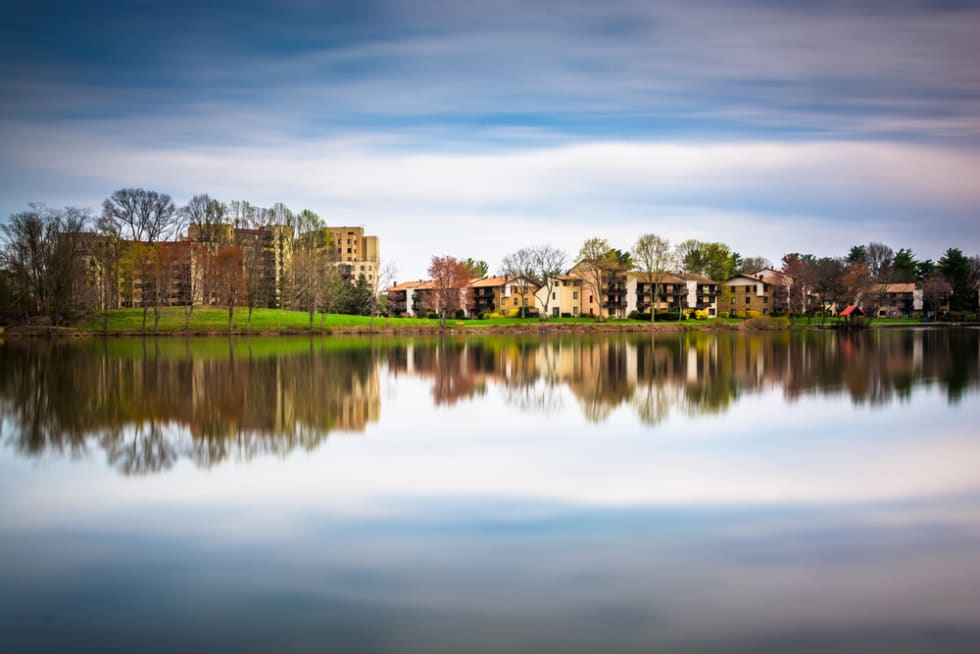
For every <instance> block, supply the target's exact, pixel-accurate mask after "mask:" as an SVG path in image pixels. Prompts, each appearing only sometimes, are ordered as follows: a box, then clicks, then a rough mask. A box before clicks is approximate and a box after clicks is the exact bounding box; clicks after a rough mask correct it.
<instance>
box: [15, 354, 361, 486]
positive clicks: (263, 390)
mask: <svg viewBox="0 0 980 654" xmlns="http://www.w3.org/2000/svg"><path fill="white" fill-rule="evenodd" d="M212 345H213V344H212V343H208V344H205V345H204V346H202V347H201V348H192V347H190V346H189V345H188V344H184V345H182V346H181V347H179V348H175V347H173V346H174V343H173V342H169V343H167V347H166V348H165V349H164V350H163V351H161V345H160V343H159V342H156V341H146V342H137V341H130V342H125V343H113V342H103V343H88V344H70V343H69V344H60V343H49V342H44V341H34V342H27V343H18V344H9V343H8V344H7V346H6V347H5V348H4V350H3V352H2V355H0V410H2V411H3V414H4V415H5V421H4V422H5V424H6V425H7V426H6V427H5V433H4V435H3V436H4V440H5V441H7V442H10V443H11V444H12V445H13V446H14V447H15V448H16V449H17V450H18V451H20V452H22V453H24V454H27V455H39V454H42V453H44V452H66V451H67V452H71V453H73V454H82V453H85V452H88V451H89V450H91V449H92V448H93V447H98V448H100V449H101V450H102V451H103V452H104V453H105V455H106V458H107V461H108V462H109V464H110V465H112V466H113V467H115V468H117V469H118V470H120V472H123V473H125V474H145V473H150V472H157V471H161V470H166V469H168V468H170V467H172V466H173V465H174V464H175V463H176V462H177V461H178V460H180V459H181V458H187V459H190V460H192V461H194V462H195V463H196V464H197V465H199V466H203V467H209V466H212V465H216V464H218V463H221V462H222V461H225V460H227V459H229V458H236V459H238V460H249V459H251V458H253V457H254V456H257V455H268V454H273V455H285V454H287V453H289V452H290V451H292V450H293V449H295V448H297V447H300V448H303V449H307V450H311V449H314V448H316V447H317V446H318V445H319V444H320V443H321V442H322V441H323V439H325V438H326V437H327V435H328V434H329V433H330V432H332V431H335V430H343V431H363V430H364V428H365V427H366V425H367V423H368V422H371V421H375V420H377V418H378V416H379V414H380V390H379V385H380V382H379V376H378V367H377V363H376V361H375V360H374V359H373V357H372V354H371V352H370V349H369V348H363V347H355V348H335V347H326V346H324V344H323V343H314V344H313V345H312V349H310V348H304V349H303V350H301V351H281V350H277V349H276V348H275V347H272V348H271V349H270V346H269V344H268V343H263V344H262V351H261V352H259V353H257V352H255V351H254V350H253V348H252V343H251V342H250V341H249V342H247V341H242V342H237V343H234V344H226V345H225V348H224V349H223V351H220V352H219V351H213V350H212V349H211V348H212Z"/></svg>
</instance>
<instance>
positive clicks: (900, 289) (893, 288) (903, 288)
mask: <svg viewBox="0 0 980 654" xmlns="http://www.w3.org/2000/svg"><path fill="white" fill-rule="evenodd" d="M913 291H915V282H897V283H894V284H885V292H886V293H912V292H913Z"/></svg>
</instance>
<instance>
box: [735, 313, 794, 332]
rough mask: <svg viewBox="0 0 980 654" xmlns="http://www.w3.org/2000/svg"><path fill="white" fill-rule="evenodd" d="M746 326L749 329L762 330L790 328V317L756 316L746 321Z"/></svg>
mask: <svg viewBox="0 0 980 654" xmlns="http://www.w3.org/2000/svg"><path fill="white" fill-rule="evenodd" d="M749 313H759V312H758V311H750V312H749ZM745 327H746V328H747V329H762V330H770V329H771V330H775V329H787V328H789V318H785V317H779V318H770V317H769V316H756V317H754V318H750V319H748V320H746V321H745Z"/></svg>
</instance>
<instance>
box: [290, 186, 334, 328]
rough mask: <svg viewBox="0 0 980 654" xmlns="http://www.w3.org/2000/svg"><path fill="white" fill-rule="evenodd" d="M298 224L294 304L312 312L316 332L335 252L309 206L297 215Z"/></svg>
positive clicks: (311, 317) (293, 268)
mask: <svg viewBox="0 0 980 654" xmlns="http://www.w3.org/2000/svg"><path fill="white" fill-rule="evenodd" d="M277 206H278V205H277ZM290 219H291V220H292V217H290ZM295 224H296V231H297V232H298V234H297V238H296V245H295V250H294V252H293V257H292V262H291V265H292V296H293V303H294V305H295V306H296V307H297V308H298V309H301V310H304V311H306V312H307V313H308V314H309V318H310V331H313V319H314V317H315V316H316V313H317V311H319V310H320V308H321V307H322V306H323V304H324V294H325V292H326V291H327V288H326V281H327V280H326V276H327V270H326V266H327V265H329V264H328V261H327V253H328V252H332V251H333V247H332V244H331V240H332V238H331V236H330V235H329V233H327V232H326V231H325V230H324V228H323V227H324V225H323V221H322V220H320V217H319V216H317V215H316V214H315V213H313V212H312V211H310V210H308V209H307V210H304V211H302V212H300V213H299V214H298V215H297V216H296V217H295Z"/></svg>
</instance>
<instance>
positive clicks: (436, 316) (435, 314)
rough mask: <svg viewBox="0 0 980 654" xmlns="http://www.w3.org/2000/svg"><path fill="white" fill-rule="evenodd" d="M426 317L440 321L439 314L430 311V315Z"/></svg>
mask: <svg viewBox="0 0 980 654" xmlns="http://www.w3.org/2000/svg"><path fill="white" fill-rule="evenodd" d="M425 317H426V318H428V319H430V320H438V319H439V314H438V313H436V312H435V311H430V312H429V313H427V314H425Z"/></svg>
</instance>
